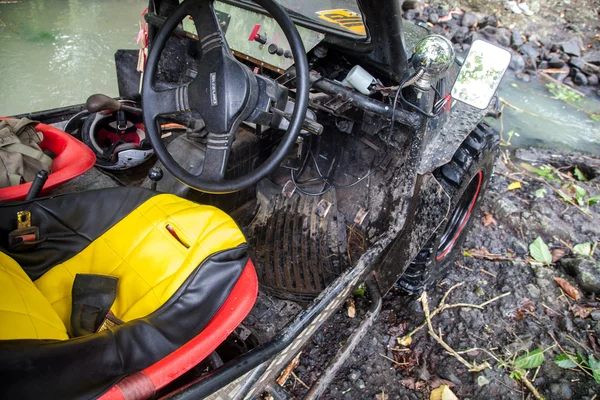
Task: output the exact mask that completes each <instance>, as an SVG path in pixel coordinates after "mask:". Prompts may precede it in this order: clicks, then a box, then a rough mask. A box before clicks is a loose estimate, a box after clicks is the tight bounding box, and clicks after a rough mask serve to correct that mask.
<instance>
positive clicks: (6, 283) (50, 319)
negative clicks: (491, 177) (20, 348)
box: [0, 252, 69, 340]
mask: <svg viewBox="0 0 600 400" xmlns="http://www.w3.org/2000/svg"><path fill="white" fill-rule="evenodd" d="M0 288H1V290H0V340H10V339H56V340H65V339H68V338H69V337H68V335H67V329H66V327H65V324H63V322H62V321H61V319H60V318H59V316H58V314H57V313H56V311H54V309H53V308H52V306H51V305H50V303H49V302H48V300H47V299H46V298H45V297H44V295H43V294H42V293H41V292H40V291H39V290H38V289H37V288H36V286H35V285H34V284H33V282H31V279H29V277H28V276H27V274H25V272H24V271H23V269H22V268H21V267H20V266H19V264H17V262H16V261H15V260H13V259H12V258H10V257H9V256H7V255H6V254H4V253H2V252H0Z"/></svg>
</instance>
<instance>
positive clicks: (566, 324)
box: [560, 317, 573, 332]
mask: <svg viewBox="0 0 600 400" xmlns="http://www.w3.org/2000/svg"><path fill="white" fill-rule="evenodd" d="M560 322H561V326H562V328H563V329H564V330H565V331H567V332H572V331H573V321H571V318H569V317H564V318H563V319H562V320H561V321H560Z"/></svg>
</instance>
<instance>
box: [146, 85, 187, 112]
mask: <svg viewBox="0 0 600 400" xmlns="http://www.w3.org/2000/svg"><path fill="white" fill-rule="evenodd" d="M189 86H190V85H189V84H185V85H180V86H177V87H174V88H169V89H164V90H155V89H154V88H144V104H143V107H144V114H145V115H147V116H148V117H150V118H152V120H156V118H157V117H159V116H161V115H167V114H176V113H182V112H187V111H191V110H194V109H195V108H192V107H191V106H190V97H189V94H188V91H189Z"/></svg>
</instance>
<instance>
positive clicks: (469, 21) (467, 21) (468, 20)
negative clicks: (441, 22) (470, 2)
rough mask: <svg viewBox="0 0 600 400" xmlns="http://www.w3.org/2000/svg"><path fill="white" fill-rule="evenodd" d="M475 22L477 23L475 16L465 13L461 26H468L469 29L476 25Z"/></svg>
mask: <svg viewBox="0 0 600 400" xmlns="http://www.w3.org/2000/svg"><path fill="white" fill-rule="evenodd" d="M475 22H477V16H476V15H475V14H471V13H465V14H464V15H463V17H462V20H461V21H460V24H461V25H462V26H466V27H467V28H471V27H473V25H475Z"/></svg>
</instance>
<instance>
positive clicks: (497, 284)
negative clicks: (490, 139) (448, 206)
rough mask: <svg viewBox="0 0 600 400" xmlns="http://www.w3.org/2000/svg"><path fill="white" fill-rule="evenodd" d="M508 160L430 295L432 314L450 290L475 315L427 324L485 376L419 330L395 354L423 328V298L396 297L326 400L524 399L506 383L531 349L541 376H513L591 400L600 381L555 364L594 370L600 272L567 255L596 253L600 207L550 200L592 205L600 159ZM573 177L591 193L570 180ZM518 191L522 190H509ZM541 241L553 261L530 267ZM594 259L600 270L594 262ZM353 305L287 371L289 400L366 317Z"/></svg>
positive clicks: (532, 154)
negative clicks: (439, 392)
mask: <svg viewBox="0 0 600 400" xmlns="http://www.w3.org/2000/svg"><path fill="white" fill-rule="evenodd" d="M506 154H509V153H506ZM506 154H505V155H503V156H502V157H501V158H500V159H499V160H498V162H497V164H496V174H495V175H494V177H493V178H492V182H491V185H490V190H489V191H488V192H487V193H486V194H485V197H484V198H483V205H482V211H483V213H484V215H485V218H482V219H479V218H476V219H475V220H474V223H473V229H472V230H471V232H470V233H469V235H468V238H467V241H466V243H465V246H464V250H465V251H466V253H465V255H463V256H460V257H459V259H458V260H457V262H456V264H455V266H454V267H453V268H452V269H451V270H450V272H449V274H448V276H447V277H446V278H445V279H444V280H443V281H441V282H439V283H438V285H437V286H436V287H434V288H432V289H431V290H430V291H429V292H428V293H427V299H428V304H429V308H430V310H431V311H433V310H434V309H435V308H436V307H437V305H438V304H439V303H440V301H441V299H442V297H443V296H444V295H445V294H447V293H448V292H449V290H450V288H453V287H454V289H453V290H451V291H450V293H449V294H448V295H447V299H446V304H456V303H464V304H470V305H475V306H464V307H456V308H450V309H446V310H445V311H442V312H440V313H439V314H438V315H436V316H434V317H432V318H431V322H432V327H433V330H434V331H435V332H436V333H437V334H438V335H439V336H441V337H442V339H443V340H444V341H445V342H446V343H447V344H448V345H449V346H450V347H451V348H452V349H454V350H455V351H457V352H460V356H461V357H463V358H464V360H465V361H466V362H467V363H469V364H471V367H474V366H481V365H482V364H484V363H486V362H487V363H488V364H489V368H484V369H482V370H481V371H479V372H470V371H469V368H468V367H466V366H465V365H464V364H463V363H461V362H460V361H459V360H458V359H457V358H456V357H454V356H451V355H449V354H448V352H446V351H445V350H444V348H443V347H442V346H441V345H440V344H439V343H438V342H437V341H435V340H434V339H433V338H432V337H431V335H429V334H428V329H427V328H426V327H425V328H424V329H421V330H420V331H418V332H417V333H416V334H414V335H413V336H412V337H411V339H410V341H409V340H408V339H405V340H404V341H402V343H399V342H398V338H403V337H405V336H406V335H407V334H409V332H410V331H412V330H414V329H415V328H417V327H418V326H419V325H420V324H421V323H423V322H424V321H425V317H424V311H423V307H422V298H417V297H415V296H412V297H405V296H402V293H401V292H400V291H399V290H396V289H393V290H392V291H391V292H390V293H388V294H387V295H386V296H385V298H384V305H383V311H382V313H381V315H380V317H379V318H378V320H377V322H376V324H375V325H374V327H373V328H372V329H371V330H370V332H369V333H368V334H367V335H366V336H365V338H364V339H363V340H362V342H361V343H360V344H359V345H358V347H357V349H356V350H355V351H354V353H353V354H352V355H351V356H350V358H349V360H348V361H347V362H346V363H345V365H344V367H343V369H342V371H341V372H340V373H339V374H338V376H337V379H336V380H335V382H334V383H333V384H332V385H331V386H330V388H329V391H328V392H327V393H326V394H325V395H324V396H323V398H336V399H338V398H340V399H378V400H382V399H384V398H385V399H388V398H389V399H403V400H404V399H421V398H425V399H429V393H430V392H431V390H432V389H434V388H436V387H438V386H440V385H442V384H446V385H449V386H450V387H451V388H452V390H453V391H454V393H455V394H456V395H457V396H458V398H460V399H523V398H530V399H531V398H534V397H533V395H532V394H531V390H529V389H527V388H526V387H525V386H524V384H523V383H522V382H524V380H521V381H518V380H516V379H514V378H512V377H511V372H514V371H515V369H516V367H517V366H516V365H515V364H516V363H515V360H518V359H519V358H518V357H521V360H522V357H523V356H524V355H525V354H527V351H530V352H531V351H534V350H535V349H542V351H544V353H543V354H544V361H543V362H542V363H541V366H540V367H539V369H538V368H537V366H536V368H531V369H524V370H522V371H521V372H522V373H523V374H524V376H525V378H526V379H527V380H528V381H529V382H531V383H532V385H533V386H534V387H535V388H536V389H537V390H538V391H539V393H540V394H541V395H542V396H545V398H547V399H590V400H591V399H595V398H597V394H598V393H600V383H597V382H598V381H600V370H597V373H598V375H597V381H595V380H594V378H593V377H592V376H591V375H593V374H592V371H590V370H589V369H588V368H587V367H586V366H585V364H584V362H581V361H579V362H580V363H581V364H582V367H581V368H579V367H574V368H571V369H564V368H560V367H559V366H558V365H556V364H555V363H554V362H553V361H554V360H555V359H556V357H558V356H559V355H560V354H568V355H576V354H577V353H578V352H579V353H580V354H581V356H582V357H583V359H585V362H588V364H589V362H590V356H591V357H594V360H599V359H600V347H599V345H600V342H598V338H599V337H600V321H599V320H600V304H599V303H598V300H600V299H598V298H597V297H596V296H595V295H594V294H593V292H594V291H595V292H596V293H600V264H599V263H598V262H597V261H595V260H594V259H593V258H588V257H583V256H577V255H576V254H574V252H575V251H577V250H574V246H575V245H576V244H578V243H585V242H588V243H592V247H593V246H594V245H593V243H594V242H597V241H598V240H600V228H599V227H598V226H599V223H600V206H599V205H587V204H586V205H584V206H574V205H572V204H569V203H567V202H565V200H564V199H563V198H562V197H561V196H560V195H559V194H557V192H556V191H555V189H560V188H561V187H562V188H563V189H560V190H563V191H564V192H568V189H567V186H568V185H571V184H574V185H576V186H578V187H581V188H583V189H585V191H586V195H585V197H584V198H582V201H587V200H589V199H590V198H591V197H593V196H596V195H598V194H600V178H598V176H599V174H600V159H599V158H594V157H592V156H588V155H582V154H579V153H574V154H573V153H570V154H569V153H563V154H556V153H554V152H548V151H543V150H541V151H540V150H523V149H521V150H517V151H516V155H514V154H513V156H512V158H509V157H508V156H507V155H506ZM527 165H535V166H537V167H539V166H541V165H550V166H551V168H554V169H551V171H552V174H551V175H548V174H547V176H548V177H550V176H551V177H552V178H551V179H549V178H543V177H541V176H540V175H539V174H537V173H535V172H530V171H529V170H531V168H529V167H527ZM575 165H578V166H579V169H580V170H581V171H585V172H583V174H584V176H585V178H586V179H589V181H586V182H582V181H579V180H577V178H574V177H573V167H574V166H575ZM518 181H521V182H522V183H521V185H522V188H520V189H516V190H511V191H509V190H507V188H508V186H509V184H511V183H513V182H518ZM553 188H554V189H553ZM540 189H544V191H545V193H544V194H543V196H544V197H536V192H537V193H538V196H542V194H541V192H540V191H539V190H540ZM586 199H587V200H586ZM576 204H577V203H576ZM538 236H539V237H541V238H542V239H543V240H544V241H545V243H547V244H548V246H549V249H550V250H551V251H552V255H553V256H554V259H555V261H552V263H551V264H550V265H547V266H544V265H542V264H541V263H538V262H535V261H534V260H532V259H531V257H530V254H529V244H530V243H532V242H533V241H534V240H535V239H536V238H537V237H538ZM575 249H579V248H575ZM594 257H595V258H596V259H598V258H600V252H599V251H598V250H595V252H594ZM559 258H560V259H559ZM491 260H493V261H491ZM555 277H558V278H563V279H565V280H567V282H569V283H570V284H572V287H574V288H575V290H576V293H575V294H577V293H578V294H579V295H580V296H581V297H580V298H579V299H578V300H577V301H575V300H573V299H571V298H570V297H568V296H567V295H566V294H565V293H566V289H561V287H560V286H559V285H558V284H557V283H556V282H555V280H554V278H555ZM457 285H458V286H457ZM567 289H568V287H567ZM499 296H500V297H499ZM419 300H421V301H419ZM490 300H493V301H492V302H491V303H490V304H488V305H485V306H483V307H481V308H477V307H476V305H480V304H482V303H485V302H487V301H490ZM355 301H356V307H357V317H356V318H349V317H348V311H347V309H344V310H341V311H340V312H338V313H337V314H336V316H335V317H334V318H333V319H332V320H331V321H329V323H327V324H326V326H325V327H324V328H323V329H321V331H320V332H319V333H317V334H316V335H315V336H314V338H313V339H312V343H311V344H310V345H309V346H307V348H305V349H304V352H303V354H302V356H301V358H300V366H299V367H298V368H297V369H296V371H295V372H296V374H297V376H298V380H295V379H294V378H290V380H289V381H288V383H287V386H286V387H287V388H288V389H289V390H291V391H292V392H293V393H294V395H296V396H301V395H302V394H303V393H305V392H306V389H305V388H304V386H303V384H306V385H308V386H310V385H311V384H312V383H313V382H314V380H315V379H316V377H317V376H318V374H319V372H320V369H321V368H323V366H324V365H325V364H326V363H328V362H329V360H330V359H331V358H332V357H334V355H335V352H336V351H337V348H338V347H339V346H340V345H341V343H343V341H344V340H345V339H346V337H347V336H348V335H349V333H350V332H351V331H352V329H354V327H355V326H356V325H357V324H358V322H359V321H358V319H360V318H361V317H362V316H364V313H365V311H366V310H367V309H368V304H367V303H368V301H367V300H365V299H364V298H362V297H359V296H355ZM409 342H410V343H409ZM332 343H335V346H332ZM561 357H566V356H561ZM584 371H585V372H584ZM525 374H526V375H525ZM300 381H302V382H300Z"/></svg>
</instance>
